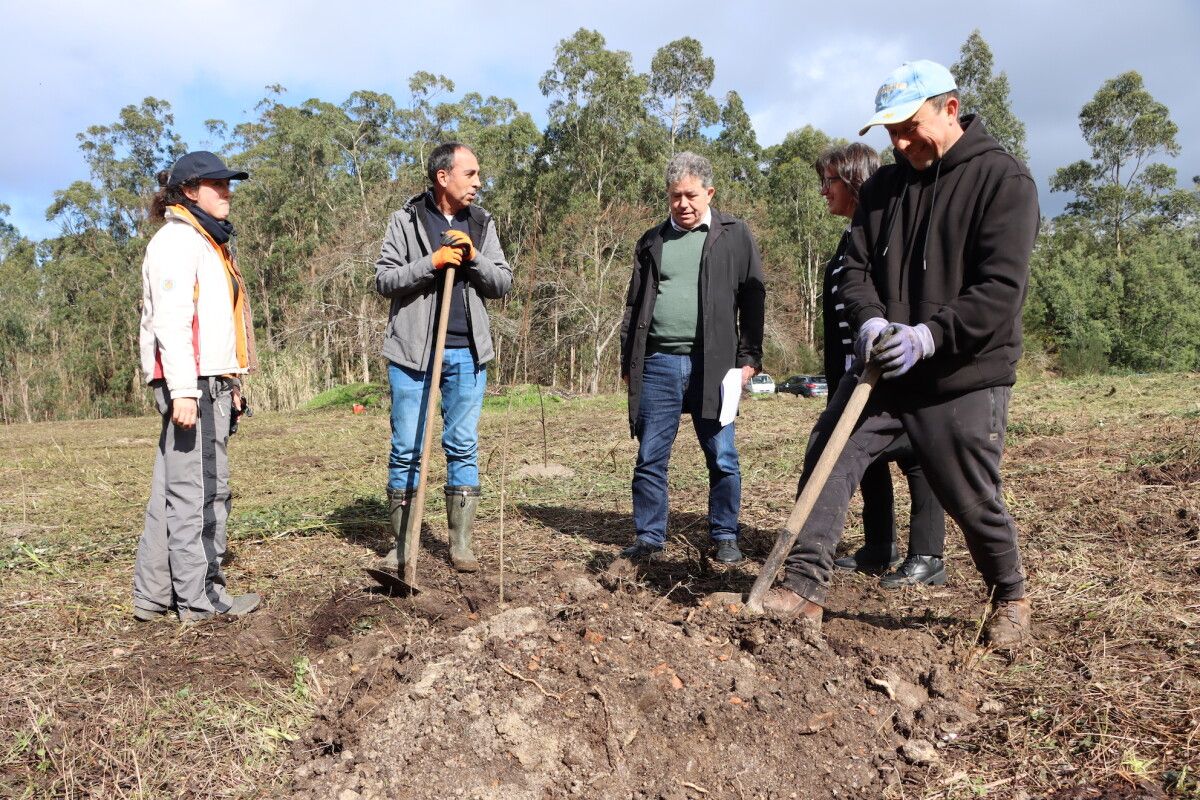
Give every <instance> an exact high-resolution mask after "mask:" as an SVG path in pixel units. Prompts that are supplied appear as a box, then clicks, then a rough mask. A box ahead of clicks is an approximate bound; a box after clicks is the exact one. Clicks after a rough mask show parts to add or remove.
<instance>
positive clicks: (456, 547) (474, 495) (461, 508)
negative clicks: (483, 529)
mask: <svg viewBox="0 0 1200 800" xmlns="http://www.w3.org/2000/svg"><path fill="white" fill-rule="evenodd" d="M479 495H480V491H479V487H478V486H447V487H446V525H447V527H448V528H449V529H450V563H451V564H452V565H453V566H454V568H455V569H456V570H458V571H459V572H475V571H476V570H478V569H479V560H478V559H477V558H475V552H474V551H473V550H472V549H471V528H472V527H473V526H474V524H475V512H476V510H478V508H479Z"/></svg>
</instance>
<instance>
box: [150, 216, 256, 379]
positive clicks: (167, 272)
mask: <svg viewBox="0 0 1200 800" xmlns="http://www.w3.org/2000/svg"><path fill="white" fill-rule="evenodd" d="M139 339H140V345H141V356H142V372H143V373H144V374H145V376H146V382H147V383H150V382H152V381H154V380H159V379H165V380H166V382H167V390H168V391H169V392H170V396H171V398H172V399H174V398H177V397H199V396H200V389H199V388H197V380H198V379H199V378H200V377H202V376H203V377H211V376H216V375H242V374H245V373H247V372H249V371H250V370H251V369H253V368H254V367H255V358H254V327H253V323H252V322H251V317H250V304H249V301H248V299H247V297H246V285H245V282H244V281H243V280H242V277H241V274H240V273H239V272H238V268H237V264H236V263H235V262H234V260H233V258H232V257H231V255H230V252H229V248H228V247H226V246H222V245H218V244H217V243H216V242H215V241H214V240H213V238H212V237H211V236H209V235H208V233H207V232H206V231H205V230H204V229H203V228H202V227H200V224H199V223H198V222H197V221H196V218H195V217H193V216H192V214H191V213H190V212H189V211H188V210H187V209H186V208H184V207H183V206H171V207H170V208H168V209H167V211H166V224H164V225H163V226H162V228H160V229H159V231H158V233H156V234H154V238H152V239H151V240H150V244H149V246H148V247H147V248H146V257H145V259H144V260H143V261H142V324H141V332H140V336H139Z"/></svg>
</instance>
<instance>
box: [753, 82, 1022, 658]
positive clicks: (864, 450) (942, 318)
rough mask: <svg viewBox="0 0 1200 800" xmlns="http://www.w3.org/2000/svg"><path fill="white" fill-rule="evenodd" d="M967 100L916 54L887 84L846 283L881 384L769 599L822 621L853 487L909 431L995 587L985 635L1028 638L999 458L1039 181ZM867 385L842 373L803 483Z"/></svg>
mask: <svg viewBox="0 0 1200 800" xmlns="http://www.w3.org/2000/svg"><path fill="white" fill-rule="evenodd" d="M958 112H959V98H958V91H957V86H956V85H955V81H954V77H953V76H952V75H951V74H950V71H949V70H947V69H946V68H945V67H943V66H942V65H940V64H936V63H934V62H932V61H914V62H910V63H906V64H903V65H901V66H900V67H899V68H898V69H896V70H895V71H894V72H892V74H891V75H889V76H888V78H887V80H886V81H884V83H883V85H882V86H881V87H880V88H879V92H878V94H877V95H876V97H875V115H874V116H873V117H871V119H870V120H869V121H868V122H867V124H866V125H865V126H864V127H863V129H862V130H861V131H860V132H859V135H863V134H865V133H866V132H867V130H868V129H870V128H871V127H872V126H875V125H883V126H884V127H885V128H886V129H887V132H888V134H889V136H890V137H891V141H892V146H893V148H894V150H895V153H896V163H895V164H894V165H890V166H885V167H883V168H882V169H880V170H878V171H877V172H876V173H875V174H874V175H873V176H872V177H871V179H870V180H868V181H867V182H866V183H865V184H863V186H862V188H861V190H860V192H859V205H858V209H857V211H856V213H855V217H854V222H853V225H852V227H851V234H850V245H849V248H848V251H847V253H846V259H845V262H844V273H845V278H844V280H843V282H842V283H841V284H839V289H840V290H841V295H842V302H843V303H845V307H846V315H847V318H848V319H849V320H850V321H851V325H853V326H854V328H855V331H856V332H855V343H854V344H855V354H856V361H857V362H858V364H857V367H856V368H857V369H861V368H862V365H863V364H864V363H866V362H867V361H868V360H870V361H874V362H876V363H878V364H879V366H880V368H881V369H882V377H883V379H884V380H883V381H882V382H881V384H880V386H879V387H878V389H877V390H876V391H875V392H874V393H873V396H872V397H871V399H870V401H869V403H868V405H867V408H866V410H865V412H864V413H863V415H862V417H861V418H860V419H859V421H858V423H857V425H856V427H855V429H854V432H853V433H852V435H851V437H850V440H849V442H848V443H847V445H846V447H845V449H844V450H843V451H842V453H841V455H840V457H839V458H838V460H837V463H836V465H835V466H834V468H833V471H832V473H831V474H830V476H829V479H828V481H827V482H826V484H825V486H824V488H823V490H822V491H821V494H820V497H819V498H818V499H817V502H816V505H815V507H814V508H813V511H812V513H811V514H810V515H809V518H808V520H807V522H806V523H805V525H804V528H803V530H802V531H801V533H800V537H799V539H798V540H797V543H796V546H795V547H794V548H793V550H792V552H791V554H790V555H789V557H788V561H787V567H786V574H785V577H784V581H783V585H782V586H779V587H777V588H775V589H773V590H771V592H769V593H768V595H767V597H766V598H765V599H764V603H763V605H764V607H765V608H767V609H768V610H770V611H773V612H774V613H777V614H780V615H786V616H802V617H804V618H806V619H809V620H811V621H814V622H817V623H819V622H820V620H821V617H822V613H823V606H824V603H825V597H826V592H827V590H828V586H829V578H830V573H831V571H832V568H833V554H834V549H835V548H836V547H837V543H838V539H839V538H840V536H841V531H842V526H843V524H844V522H845V518H846V509H847V506H848V505H849V502H850V495H851V494H852V492H853V491H854V487H856V486H857V485H858V484H859V481H860V479H861V478H862V474H863V471H864V470H865V469H866V468H867V466H868V465H869V464H870V463H871V462H872V461H874V460H875V458H876V456H878V455H879V454H880V453H881V452H883V450H884V449H886V448H887V446H888V445H889V444H890V443H891V442H892V441H893V440H894V439H895V438H896V437H898V436H900V435H901V434H903V433H906V432H907V433H908V435H909V438H910V439H911V440H912V444H913V448H914V450H915V451H916V453H917V457H918V458H919V459H920V461H921V464H922V466H923V467H924V469H925V474H926V476H927V477H928V479H929V483H930V485H931V486H932V487H933V490H934V493H935V494H936V495H937V497H938V500H940V501H941V503H942V505H943V506H945V508H946V511H947V512H948V513H949V514H950V515H951V517H952V518H953V519H954V521H955V522H957V523H958V525H959V527H960V528H961V529H962V531H963V534H964V535H965V537H966V542H967V548H968V550H969V551H970V553H971V558H972V559H973V560H974V562H975V566H976V568H978V569H979V571H980V573H981V574H982V576H983V579H984V582H985V583H986V584H987V587H988V590H989V594H990V598H991V606H992V609H991V610H992V613H991V616H990V618H989V620H988V622H987V624H986V626H985V629H984V635H985V637H986V639H987V641H988V643H989V644H991V645H992V646H993V647H996V648H1003V649H1010V648H1013V647H1016V646H1018V645H1020V644H1022V643H1023V642H1024V641H1025V640H1026V638H1027V637H1028V635H1029V627H1030V611H1029V600H1028V598H1027V597H1026V596H1025V572H1024V569H1023V568H1022V566H1021V558H1020V552H1019V550H1018V547H1017V529H1016V525H1015V524H1014V522H1013V519H1012V517H1011V516H1009V513H1008V511H1007V509H1006V508H1005V505H1004V499H1003V491H1002V489H1001V484H1000V456H1001V453H1002V451H1003V447H1004V430H1005V425H1006V420H1007V416H1008V402H1009V398H1010V396H1011V393H1012V386H1013V383H1014V382H1015V381H1016V364H1017V360H1018V359H1019V358H1020V355H1021V306H1022V304H1023V303H1024V300H1025V291H1026V285H1027V281H1028V277H1029V257H1030V254H1031V252H1032V250H1033V244H1034V240H1035V238H1036V237H1037V231H1038V221H1039V213H1038V202H1037V189H1036V187H1035V185H1034V182H1033V178H1032V177H1031V176H1030V174H1029V170H1028V169H1027V168H1026V166H1025V165H1024V164H1023V163H1021V162H1020V161H1019V160H1017V159H1016V158H1014V157H1013V156H1012V155H1010V154H1009V153H1007V152H1005V151H1004V149H1003V148H1002V147H1001V146H1000V145H999V144H998V143H997V142H996V140H995V139H993V138H992V137H991V136H990V135H988V133H987V132H986V131H985V130H984V127H983V123H982V122H981V121H980V120H979V119H977V118H975V117H974V116H966V117H963V118H962V119H960V118H959V116H958ZM854 383H855V382H854V381H843V382H842V384H841V386H840V387H839V389H838V395H840V396H839V397H837V398H835V400H834V401H833V402H831V403H830V405H829V410H827V411H826V412H825V413H824V414H822V416H821V418H820V419H819V420H818V421H817V424H816V426H815V427H814V428H813V432H812V436H811V437H810V439H809V445H808V452H807V453H806V457H805V466H804V473H803V475H802V477H801V479H800V480H801V484H803V482H804V481H805V480H807V477H808V475H809V473H810V472H811V470H812V468H813V466H814V465H815V463H816V460H817V458H818V457H819V456H820V454H821V451H822V450H823V449H824V447H825V443H826V442H827V441H828V439H829V435H830V433H831V432H832V430H833V427H834V424H835V423H836V422H837V417H838V415H839V414H840V412H841V409H842V408H843V407H844V406H845V400H846V397H847V396H848V395H849V393H850V392H852V391H853V389H854Z"/></svg>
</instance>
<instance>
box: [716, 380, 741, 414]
mask: <svg viewBox="0 0 1200 800" xmlns="http://www.w3.org/2000/svg"><path fill="white" fill-rule="evenodd" d="M741 399H742V368H741V367H734V368H733V369H731V370H729V372H726V373H725V377H724V378H723V379H722V380H721V414H720V416H718V417H717V420H718V421H719V422H720V423H721V425H722V426H725V425H728V424H729V423H731V422H733V418H734V417H736V416H737V410H738V403H739V402H740V401H741Z"/></svg>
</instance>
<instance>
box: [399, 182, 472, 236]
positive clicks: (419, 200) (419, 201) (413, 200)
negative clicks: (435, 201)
mask: <svg viewBox="0 0 1200 800" xmlns="http://www.w3.org/2000/svg"><path fill="white" fill-rule="evenodd" d="M428 191H429V190H428V189H426V190H425V191H423V192H421V193H420V194H415V195H413V196H412V197H410V198H409V199H408V202H407V203H405V204H404V209H403V210H404V211H406V212H408V213H410V214H411V213H416V212H417V210H418V209H420V207H421V206H423V205H425V195H426V193H428ZM467 210H468V211H469V212H470V215H471V219H472V220H474V222H475V224H476V225H478V226H479V227H480V228H484V227H486V226H487V221H488V218H489V217H490V216H491V215H490V214H488V212H486V211H484V210H483V208H481V207H480V206H477V205H475V204H474V203H472V204H471V205H469V206H467Z"/></svg>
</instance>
